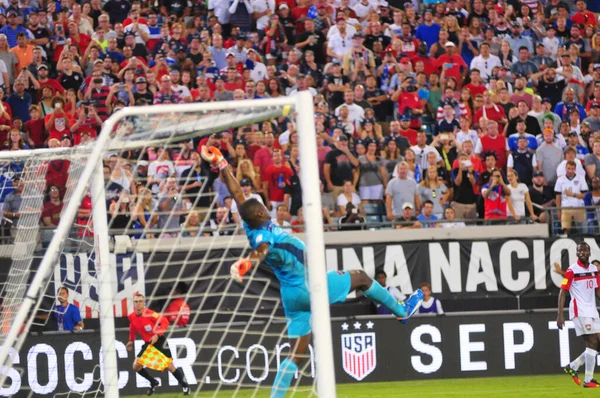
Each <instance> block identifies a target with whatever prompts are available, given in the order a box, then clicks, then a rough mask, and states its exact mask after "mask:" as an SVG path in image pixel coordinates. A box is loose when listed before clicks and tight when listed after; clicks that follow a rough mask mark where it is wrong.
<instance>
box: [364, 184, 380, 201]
mask: <svg viewBox="0 0 600 398" xmlns="http://www.w3.org/2000/svg"><path fill="white" fill-rule="evenodd" d="M358 193H359V195H360V198H361V199H362V200H381V199H383V185H381V184H379V185H371V186H367V187H363V186H360V187H358Z"/></svg>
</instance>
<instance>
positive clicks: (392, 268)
mask: <svg viewBox="0 0 600 398" xmlns="http://www.w3.org/2000/svg"><path fill="white" fill-rule="evenodd" d="M586 241H587V242H588V243H589V244H590V246H591V248H592V259H594V258H598V259H600V247H599V245H598V242H597V241H596V240H595V239H592V238H587V239H586ZM575 252H576V242H575V241H574V240H571V239H509V240H486V241H443V242H438V241H436V242H407V243H379V244H369V245H360V244H352V245H351V246H350V245H348V246H327V247H326V261H327V269H328V270H352V269H363V270H365V271H366V272H367V274H368V275H370V276H371V277H374V275H375V272H376V271H377V270H384V271H385V272H386V274H387V276H388V278H387V284H388V286H398V287H399V288H400V290H402V292H403V293H405V294H410V293H412V292H413V291H414V290H415V289H417V288H418V286H419V284H420V283H422V282H429V283H431V286H432V291H433V294H434V296H435V297H437V298H438V299H440V300H442V303H443V304H444V308H447V309H449V310H451V311H452V310H454V311H458V310H474V309H477V310H491V309H535V308H540V307H544V308H547V307H553V306H554V305H555V303H556V296H558V287H559V286H560V283H561V281H562V276H561V275H560V274H558V273H556V272H555V271H554V266H553V264H554V263H555V262H557V263H559V264H560V265H561V266H562V269H566V268H567V267H568V266H569V265H570V264H572V263H574V262H575V261H576V254H575ZM242 255H247V253H246V252H244V251H243V250H239V249H232V250H221V249H219V250H212V251H197V252H193V253H191V254H190V253H177V252H174V253H158V252H157V253H154V254H153V255H152V256H150V257H149V258H145V259H144V265H145V268H146V292H158V293H161V292H162V293H163V294H167V295H168V292H169V290H170V289H171V286H170V285H168V286H167V285H166V284H163V285H160V286H158V285H157V284H156V282H155V281H156V280H164V279H167V278H168V279H171V280H173V278H180V279H181V278H184V279H186V278H187V279H188V280H194V284H193V292H194V294H195V297H196V298H195V299H190V302H188V304H189V305H190V308H192V310H194V309H196V308H197V309H200V310H202V309H203V308H206V309H214V308H216V307H217V306H219V305H220V306H222V307H224V308H236V306H238V305H239V301H238V300H237V298H236V297H237V294H240V293H242V292H243V289H246V288H247V290H245V294H246V296H251V297H270V298H272V299H277V298H279V297H280V293H279V282H278V281H277V280H276V279H275V277H274V276H273V273H272V271H271V270H270V269H269V268H268V267H267V266H264V265H263V266H261V267H259V269H258V270H257V271H256V273H255V278H254V279H253V280H252V282H251V283H250V284H249V285H248V286H246V285H245V286H237V285H236V284H234V285H235V286H232V284H231V283H230V278H229V267H230V266H231V264H232V263H233V262H234V261H235V260H236V259H238V258H239V257H240V256H242ZM167 261H168V263H169V264H171V265H170V266H169V267H168V268H166V269H165V267H164V264H165V263H166V262H167ZM165 289H166V291H165ZM227 289H229V290H227ZM226 291H227V292H233V293H235V294H234V295H230V296H231V297H227V296H225V297H220V296H218V295H217V294H210V295H207V292H210V293H218V292H226ZM205 296H207V297H205ZM483 299H485V300H483ZM274 302H275V301H265V300H263V301H262V302H260V303H258V302H257V301H255V300H253V299H248V300H244V303H242V305H243V306H244V307H247V308H248V309H251V308H253V307H255V306H257V305H258V304H260V306H261V307H263V306H264V307H265V308H267V307H269V308H271V307H272V305H273V303H274ZM157 308H160V306H159V307H157ZM343 315H346V314H343Z"/></svg>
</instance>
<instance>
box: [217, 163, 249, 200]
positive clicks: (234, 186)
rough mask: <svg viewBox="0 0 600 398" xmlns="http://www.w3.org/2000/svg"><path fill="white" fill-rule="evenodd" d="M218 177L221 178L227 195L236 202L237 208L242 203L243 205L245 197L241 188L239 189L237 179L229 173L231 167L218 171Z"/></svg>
mask: <svg viewBox="0 0 600 398" xmlns="http://www.w3.org/2000/svg"><path fill="white" fill-rule="evenodd" d="M219 176H221V180H223V182H224V183H225V185H226V186H227V189H228V190H229V193H230V194H231V196H232V197H233V199H234V200H235V201H236V203H237V204H238V206H240V205H241V204H242V203H244V202H245V201H246V197H245V196H244V193H243V192H242V187H240V183H239V182H238V180H237V178H235V176H234V175H233V173H232V172H231V167H230V166H229V165H228V166H227V167H225V168H223V169H221V170H220V171H219Z"/></svg>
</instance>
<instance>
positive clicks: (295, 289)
mask: <svg viewBox="0 0 600 398" xmlns="http://www.w3.org/2000/svg"><path fill="white" fill-rule="evenodd" d="M327 290H328V292H329V303H330V304H336V303H343V302H344V300H346V296H348V293H350V273H348V272H346V271H329V272H328V273H327ZM281 301H282V302H283V309H284V310H285V316H286V318H287V325H288V337H289V338H290V339H295V338H298V337H302V336H306V335H307V334H309V333H310V331H311V328H310V315H311V311H310V294H309V292H308V288H307V287H306V286H305V285H301V286H281Z"/></svg>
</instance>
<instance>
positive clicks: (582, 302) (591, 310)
mask: <svg viewBox="0 0 600 398" xmlns="http://www.w3.org/2000/svg"><path fill="white" fill-rule="evenodd" d="M599 285H600V274H599V273H598V268H597V267H596V266H595V265H592V264H589V265H588V266H587V267H584V266H583V264H582V263H581V262H580V261H579V260H577V262H576V263H575V264H573V265H571V266H570V267H569V269H567V271H566V272H565V278H564V279H563V281H562V284H561V285H560V288H561V289H563V290H568V291H569V294H570V295H571V303H570V304H569V319H573V318H577V317H585V318H595V319H598V318H599V316H598V309H597V308H596V288H597V287H598V286H599Z"/></svg>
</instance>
